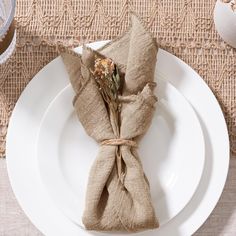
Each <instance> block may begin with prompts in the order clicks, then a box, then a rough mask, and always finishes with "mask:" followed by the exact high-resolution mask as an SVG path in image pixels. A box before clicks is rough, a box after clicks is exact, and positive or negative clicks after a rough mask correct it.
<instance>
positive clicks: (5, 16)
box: [0, 0, 16, 64]
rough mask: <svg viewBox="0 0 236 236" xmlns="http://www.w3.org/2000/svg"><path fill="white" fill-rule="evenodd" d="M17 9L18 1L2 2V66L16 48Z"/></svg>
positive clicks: (0, 14) (0, 37)
mask: <svg viewBox="0 0 236 236" xmlns="http://www.w3.org/2000/svg"><path fill="white" fill-rule="evenodd" d="M15 7H16V0H0V64H2V63H4V62H5V61H6V60H7V59H8V58H9V57H10V56H11V54H12V53H13V51H14V48H15V44H16V32H15V25H14V14H15Z"/></svg>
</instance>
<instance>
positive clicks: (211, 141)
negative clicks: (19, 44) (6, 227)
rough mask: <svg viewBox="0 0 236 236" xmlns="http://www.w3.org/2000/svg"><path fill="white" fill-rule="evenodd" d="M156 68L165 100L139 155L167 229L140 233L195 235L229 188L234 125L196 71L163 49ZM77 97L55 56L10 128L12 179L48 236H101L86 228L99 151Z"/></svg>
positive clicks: (21, 199) (20, 198)
mask: <svg viewBox="0 0 236 236" xmlns="http://www.w3.org/2000/svg"><path fill="white" fill-rule="evenodd" d="M105 43H106V42H104V41H103V42H96V43H92V44H90V45H89V46H90V47H92V48H94V49H97V48H99V47H101V46H102V45H104V44H105ZM81 50H82V49H81V48H77V49H76V51H77V52H78V53H81ZM156 68H157V70H156V76H155V77H156V82H157V85H158V86H157V90H156V95H157V96H158V98H159V102H158V105H157V107H156V112H155V116H154V118H153V121H152V125H151V127H150V128H149V130H148V133H147V134H146V135H145V137H144V138H143V140H142V141H141V143H140V147H139V152H140V156H141V158H142V162H143V167H144V171H145V173H146V175H147V177H148V179H149V181H150V186H151V194H152V198H153V204H154V206H155V210H156V214H157V216H158V218H159V220H160V224H161V227H160V228H159V229H157V230H152V231H145V232H141V233H138V234H137V235H142V236H152V235H153V236H154V235H155V236H156V235H171V236H172V235H187V236H189V235H191V234H193V233H194V232H195V231H196V230H197V229H198V228H199V227H200V225H201V224H202V223H203V222H204V221H205V220H206V219H207V217H208V216H209V214H210V213H211V211H212V210H213V208H214V206H215V205H216V203H217V201H218V199H219V197H220V195H221V192H222V190H223V186H224V183H225V180H226V176H227V172H228V164H229V140H228V133H227V127H226V124H225V120H224V116H223V114H222V111H221V109H220V106H219V104H218V103H217V100H216V98H215V97H214V95H213V93H212V92H211V90H210V89H209V88H208V87H207V85H206V84H205V82H204V81H203V80H202V79H201V77H200V76H199V75H198V74H197V73H196V72H194V71H193V69H191V68H190V67H189V66H188V65H186V64H185V63H184V62H182V61H181V60H180V59H178V58H176V57H175V56H173V55H171V54H169V53H168V52H166V51H164V50H159V53H158V58H157V67H156ZM73 96H74V93H73V90H72V88H71V86H70V84H69V78H68V74H67V72H66V69H65V67H64V65H63V62H62V60H61V58H60V57H59V58H56V59H55V60H53V61H52V62H51V63H49V64H48V65H47V66H46V67H44V68H43V69H42V70H41V71H40V72H39V73H38V74H37V75H36V76H35V78H34V79H33V80H32V81H31V82H30V83H29V85H28V86H27V87H26V89H25V90H24V92H23V93H22V95H21V97H20V99H19V100H18V102H17V104H16V107H15V109H14V111H13V114H12V117H11V120H10V124H9V129H8V135H7V164H8V172H9V177H10V181H11V184H12V187H13V190H14V192H15V195H16V197H17V199H18V201H19V203H20V205H21V206H22V208H23V210H24V211H25V213H26V214H27V216H28V217H29V218H30V219H31V221H32V222H33V223H34V224H35V225H36V227H38V228H39V230H41V231H42V233H44V234H45V235H51V236H60V235H61V236H64V235H70V236H75V235H76V236H77V235H81V236H87V235H95V234H98V233H95V232H91V231H86V230H85V229H84V227H83V224H82V222H81V216H82V213H83V208H84V199H85V192H86V185H87V178H88V174H89V169H90V167H91V164H92V162H93V160H94V158H95V156H96V153H97V151H98V145H97V144H96V143H95V141H94V140H92V139H91V138H90V137H88V135H87V134H86V133H85V131H84V129H83V127H82V125H81V124H80V123H79V121H78V119H77V117H76V115H75V112H74V109H73V106H72V99H73ZM108 234H109V233H99V235H108ZM116 235H119V234H116ZM120 235H123V234H120Z"/></svg>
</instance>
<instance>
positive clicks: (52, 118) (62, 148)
mask: <svg viewBox="0 0 236 236" xmlns="http://www.w3.org/2000/svg"><path fill="white" fill-rule="evenodd" d="M59 77H60V75H58V79H59ZM68 80H69V78H68ZM156 81H157V89H156V91H155V93H156V95H157V96H158V99H159V101H158V103H157V107H156V110H155V113H154V117H153V121H152V124H151V126H150V128H149V129H148V132H147V134H146V135H145V136H144V137H143V139H142V140H141V142H140V144H139V148H138V151H139V153H140V157H141V160H142V163H143V167H144V171H145V173H146V175H147V177H148V179H149V182H150V186H151V194H152V198H153V204H154V207H155V210H156V214H157V216H158V219H159V222H160V225H163V224H164V223H166V222H167V221H169V220H170V219H172V218H173V217H174V216H176V215H177V214H178V213H179V212H180V211H181V210H182V209H183V208H184V206H185V205H186V204H187V203H188V202H189V200H190V199H191V197H192V196H193V194H194V192H195V190H196V188H197V186H198V183H199V181H200V178H201V175H202V171H203V166H204V155H205V149H204V139H203V134H202V130H201V126H200V124H199V121H198V119H197V117H196V114H195V112H194V111H193V109H192V107H191V106H190V105H189V103H188V102H187V101H186V100H185V98H184V97H183V96H182V95H181V94H180V93H179V92H178V91H177V90H176V89H175V88H174V87H173V86H172V85H171V84H170V83H168V82H167V81H165V80H160V76H158V74H157V77H156ZM73 97H74V91H73V89H72V87H71V86H70V85H68V86H67V87H66V88H65V89H63V90H62V91H61V92H60V93H59V95H58V96H56V98H55V99H54V101H53V102H52V103H51V104H50V106H49V108H48V109H47V111H46V112H45V115H44V117H43V119H42V123H41V126H40V129H39V138H38V141H37V155H38V161H39V170H40V174H41V177H42V180H43V184H44V185H45V187H46V190H47V191H48V192H49V194H50V195H51V196H52V197H53V201H54V202H55V203H56V204H57V206H58V208H59V209H62V210H63V212H64V213H65V214H66V215H67V216H68V217H69V218H70V219H71V220H73V221H74V222H75V223H77V224H78V225H80V226H83V224H82V214H83V210H84V205H85V201H84V200H85V194H86V187H87V179H88V175H89V171H90V167H91V165H92V163H93V161H94V159H95V157H96V155H97V153H98V149H99V145H98V144H97V143H96V142H95V141H94V140H93V139H92V138H90V137H89V136H88V135H87V134H86V132H85V130H84V129H83V126H82V125H81V124H80V123H79V121H78V118H77V116H76V113H75V112H74V108H73V106H72V100H73ZM190 156H191V158H189V157H190ZM183 163H184V165H183ZM186 179H187V180H188V181H186ZM183 182H185V184H184V185H183ZM106 235H107V233H106Z"/></svg>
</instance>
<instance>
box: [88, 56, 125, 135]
mask: <svg viewBox="0 0 236 236" xmlns="http://www.w3.org/2000/svg"><path fill="white" fill-rule="evenodd" d="M91 73H92V74H93V76H94V79H95V81H96V82H97V84H98V86H99V90H100V92H101V95H102V97H103V100H104V101H105V102H106V104H107V107H108V111H109V113H110V116H112V117H113V118H112V120H113V122H114V125H113V128H114V129H116V131H115V133H116V134H117V135H119V101H118V96H119V95H120V94H121V85H122V84H121V77H120V74H119V70H118V67H117V66H116V65H115V63H114V62H113V61H112V60H111V59H110V58H99V57H97V58H96V59H95V63H94V70H93V71H91Z"/></svg>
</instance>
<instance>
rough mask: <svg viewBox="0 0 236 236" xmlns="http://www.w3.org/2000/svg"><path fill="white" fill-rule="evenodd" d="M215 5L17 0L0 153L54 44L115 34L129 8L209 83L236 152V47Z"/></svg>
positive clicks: (2, 73)
mask: <svg viewBox="0 0 236 236" xmlns="http://www.w3.org/2000/svg"><path fill="white" fill-rule="evenodd" d="M214 5H215V0H209V1H204V0H167V1H164V0H162V1H161V0H157V1H149V0H132V1H129V0H97V1H92V0H79V1H78V0H50V1H48V0H37V1H36V0H18V1H17V11H16V21H17V36H18V37H17V48H16V51H15V53H14V54H13V56H12V58H11V59H10V60H9V61H8V62H7V63H6V64H4V65H2V66H0V156H4V155H5V138H6V132H7V125H8V122H9V117H10V115H11V112H12V109H13V108H14V105H15V103H16V101H17V99H18V97H19V96H20V94H21V92H22V90H23V89H24V88H25V86H26V85H27V83H28V82H29V81H30V80H31V79H32V78H33V76H34V75H35V74H36V73H37V72H38V71H39V70H40V69H41V68H42V67H43V66H45V65H46V64H47V63H48V62H50V61H51V60H52V59H53V58H55V57H56V56H57V55H58V53H57V45H58V44H64V45H66V46H78V45H79V44H82V43H85V42H91V41H97V40H102V39H112V38H115V37H116V36H118V35H120V34H121V33H122V32H123V31H125V30H126V29H127V26H128V24H129V22H128V21H129V14H130V12H131V11H134V12H136V13H137V14H138V15H139V16H140V17H141V18H142V19H143V21H144V22H145V24H146V25H147V27H149V28H150V29H151V31H152V32H153V35H154V36H156V37H157V41H158V43H159V44H160V45H161V47H162V48H164V49H165V50H167V51H169V52H171V53H173V54H175V55H176V56H178V57H179V58H181V59H182V60H184V61H185V62H186V63H187V64H189V65H190V66H191V67H193V68H194V69H195V70H196V71H197V72H198V73H199V74H200V75H201V76H202V77H203V79H204V80H205V81H206V82H207V83H208V85H209V86H210V88H211V89H212V90H213V92H214V94H215V95H216V97H217V99H218V101H219V103H220V105H221V107H222V109H223V111H224V114H225V118H226V121H227V124H228V128H229V133H230V140H231V151H232V153H234V154H235V153H236V49H232V48H231V47H229V46H227V45H226V44H225V43H223V42H222V40H221V39H220V38H219V36H218V35H217V33H216V31H215V28H214V23H213V10H214ZM48 79H50V78H48ZM45 92H46V91H45ZM42 95H43V94H42ZM199 96H201V94H199Z"/></svg>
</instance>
